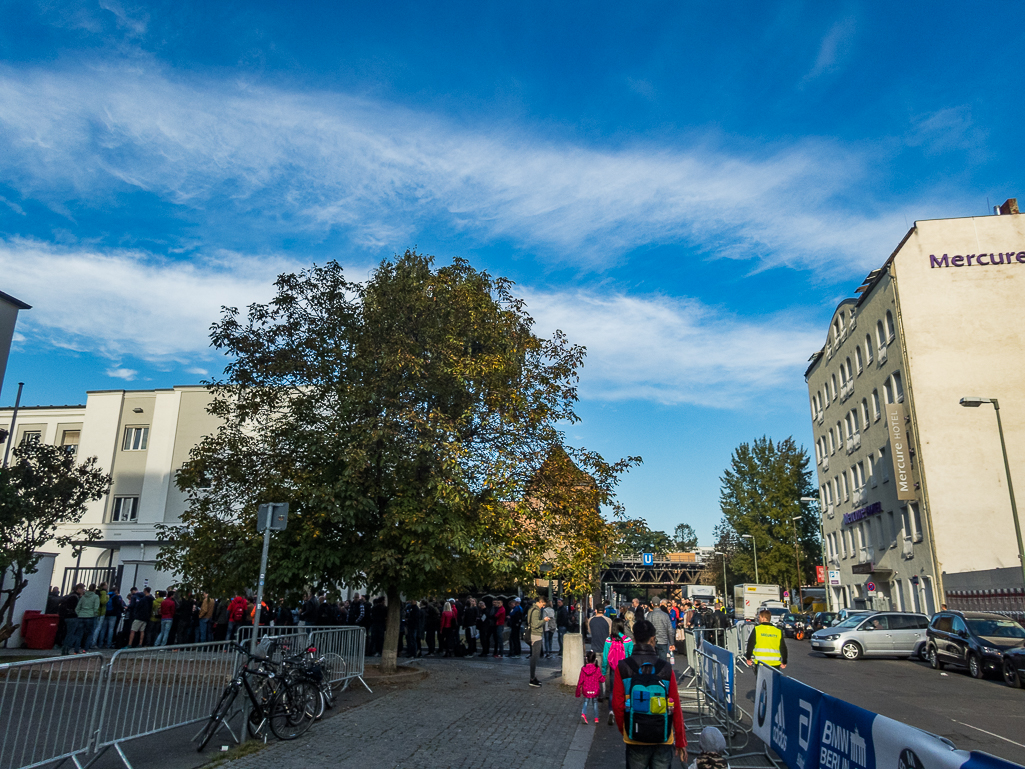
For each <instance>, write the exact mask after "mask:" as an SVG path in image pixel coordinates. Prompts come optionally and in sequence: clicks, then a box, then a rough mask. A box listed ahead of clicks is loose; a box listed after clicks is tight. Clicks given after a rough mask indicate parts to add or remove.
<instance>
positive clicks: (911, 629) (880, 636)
mask: <svg viewBox="0 0 1025 769" xmlns="http://www.w3.org/2000/svg"><path fill="white" fill-rule="evenodd" d="M928 627H929V618H928V617H927V616H926V615H924V614H914V613H911V612H899V611H877V612H860V611H859V612H857V613H855V614H852V615H851V616H849V617H848V618H847V619H845V620H844V621H843V622H841V623H840V624H838V625H834V626H832V627H827V628H823V629H822V630H816V631H815V632H814V633H812V634H811V649H812V651H816V652H821V653H823V654H826V655H829V656H835V655H838V654H839V655H841V656H842V657H843V658H844V659H848V660H856V659H861V658H862V657H910V656H913V655H915V654H916V653H918V651H917V650H919V649H920V647H921V646H922V644H923V642H924V641H925V638H926V632H927V629H928Z"/></svg>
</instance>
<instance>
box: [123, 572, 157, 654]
mask: <svg viewBox="0 0 1025 769" xmlns="http://www.w3.org/2000/svg"><path fill="white" fill-rule="evenodd" d="M152 614H153V595H152V591H151V590H150V588H149V586H146V587H144V588H143V589H142V592H141V593H136V594H135V597H134V599H133V600H132V603H130V604H129V605H128V618H129V619H130V620H131V622H132V624H131V626H130V628H131V629H130V631H129V633H128V647H129V648H131V647H132V646H134V645H135V635H136V633H138V634H139V646H145V644H146V628H147V626H148V625H149V618H150V616H151V615H152Z"/></svg>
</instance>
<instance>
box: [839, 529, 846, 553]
mask: <svg viewBox="0 0 1025 769" xmlns="http://www.w3.org/2000/svg"><path fill="white" fill-rule="evenodd" d="M840 544H841V545H843V557H844V558H846V557H847V530H846V529H845V530H843V531H841V532H840Z"/></svg>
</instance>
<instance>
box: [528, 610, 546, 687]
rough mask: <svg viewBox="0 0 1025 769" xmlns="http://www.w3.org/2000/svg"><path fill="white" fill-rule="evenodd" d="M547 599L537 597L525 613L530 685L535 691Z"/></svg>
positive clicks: (537, 685) (537, 684)
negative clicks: (528, 645) (528, 647)
mask: <svg viewBox="0 0 1025 769" xmlns="http://www.w3.org/2000/svg"><path fill="white" fill-rule="evenodd" d="M547 603H548V599H547V598H545V597H544V596H543V595H539V596H538V597H537V600H535V601H534V605H533V606H531V607H530V609H529V610H528V611H527V643H529V644H530V685H531V686H533V687H534V688H535V689H537V688H540V686H541V682H540V681H538V680H537V661H538V659H540V657H541V645H542V644H543V643H544V632H545V615H544V610H545V604H547Z"/></svg>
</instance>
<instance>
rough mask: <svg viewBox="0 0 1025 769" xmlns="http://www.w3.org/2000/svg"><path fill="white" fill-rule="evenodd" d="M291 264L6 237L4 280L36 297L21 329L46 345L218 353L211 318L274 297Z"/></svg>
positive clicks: (188, 356) (150, 355) (114, 351)
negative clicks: (176, 257)
mask: <svg viewBox="0 0 1025 769" xmlns="http://www.w3.org/2000/svg"><path fill="white" fill-rule="evenodd" d="M292 266H293V265H291V264H290V263H289V262H287V261H285V260H283V259H275V258H254V257H243V256H241V255H238V254H230V253H221V254H217V255H215V256H212V257H209V258H206V259H203V260H201V261H197V262H195V263H190V262H175V261H170V260H166V259H161V258H159V257H154V256H153V255H151V254H147V253H144V252H140V251H101V250H92V249H89V248H77V249H71V248H61V247H58V246H54V245H51V244H45V243H39V242H36V241H25V240H12V241H0V275H3V278H4V285H5V288H7V289H8V290H10V291H12V292H13V293H14V294H15V295H18V296H19V297H30V299H25V300H24V301H26V302H28V303H29V304H31V305H32V306H33V309H32V310H31V312H26V313H22V315H21V317H20V318H19V320H18V325H19V328H20V329H21V331H22V332H23V333H24V334H26V335H27V336H30V337H31V338H32V339H33V340H34V341H37V342H40V343H43V344H50V345H53V346H56V347H63V348H67V349H73V350H77V351H82V352H91V353H96V354H99V355H102V356H106V357H109V358H113V359H116V360H119V361H120V359H121V358H122V357H123V356H127V355H131V356H134V357H137V358H141V359H144V360H149V361H166V360H177V361H181V362H183V363H188V362H192V361H194V360H195V358H196V356H197V355H199V356H211V355H212V352H211V351H210V349H209V329H210V324H211V323H213V322H214V321H215V320H217V319H218V318H219V317H220V314H221V307H222V305H226V306H238V307H242V306H245V305H247V304H249V303H250V302H253V301H266V300H267V299H269V298H270V297H271V296H272V295H273V285H272V284H273V281H274V278H275V277H276V276H277V275H278V274H279V273H280V272H282V271H283V270H285V269H290V268H291V267H292ZM112 370H115V371H125V369H121V368H118V367H115V368H114V369H112ZM108 374H110V376H119V375H118V374H112V373H110V372H109V371H108ZM123 378H124V377H123Z"/></svg>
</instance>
